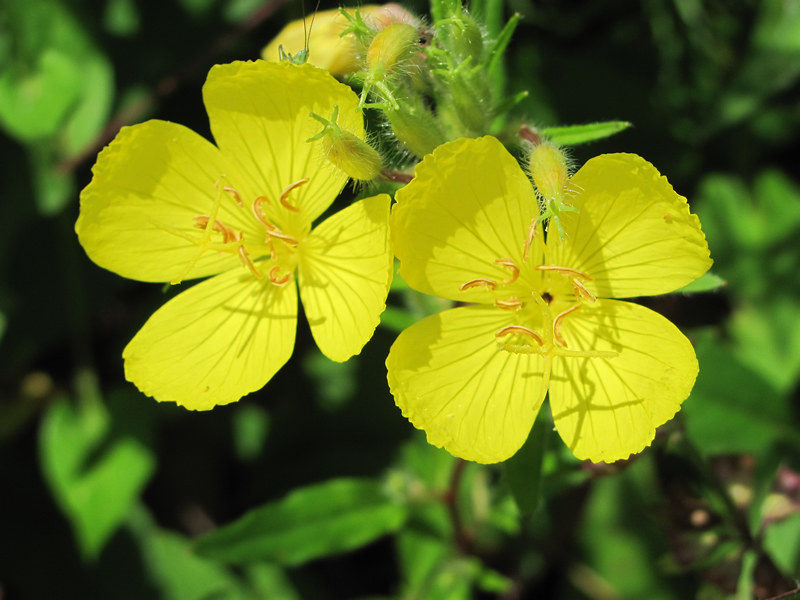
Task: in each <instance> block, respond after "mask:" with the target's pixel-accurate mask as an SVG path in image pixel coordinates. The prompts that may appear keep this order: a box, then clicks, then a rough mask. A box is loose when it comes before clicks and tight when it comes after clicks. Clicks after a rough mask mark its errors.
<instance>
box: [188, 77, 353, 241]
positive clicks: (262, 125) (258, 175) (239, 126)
mask: <svg viewBox="0 0 800 600" xmlns="http://www.w3.org/2000/svg"><path fill="white" fill-rule="evenodd" d="M203 99H204V101H205V104H206V109H207V110H208V116H209V120H210V122H211V131H212V132H213V134H214V139H215V140H216V141H217V145H218V146H219V147H220V149H221V150H222V152H223V153H225V154H226V156H229V157H231V158H232V159H235V161H236V164H237V166H236V169H235V170H232V171H231V176H230V180H231V185H232V186H233V187H235V188H236V189H237V190H238V191H239V192H240V193H241V194H242V195H243V196H245V197H246V198H247V200H248V202H252V200H253V199H255V198H256V197H258V196H266V197H267V198H269V199H270V201H271V203H270V204H269V205H263V208H264V209H265V212H267V214H268V215H269V216H271V218H273V220H274V221H276V222H277V223H276V224H277V225H278V226H279V227H281V228H282V229H283V230H284V231H287V230H288V232H290V233H292V234H294V235H296V234H298V233H299V232H298V231H297V230H296V227H293V226H292V225H291V224H290V223H289V221H292V220H293V219H294V217H293V216H292V215H294V214H295V213H291V212H289V211H280V214H277V215H270V210H271V209H270V207H272V208H275V207H277V206H279V204H278V199H279V197H280V195H281V192H282V191H283V190H284V189H285V188H286V187H287V186H289V185H290V184H292V183H295V182H297V181H300V180H302V179H304V178H309V179H310V181H309V182H308V183H306V184H305V185H302V186H300V187H298V188H297V189H296V190H294V191H293V192H292V193H291V195H290V196H289V201H290V202H291V204H292V205H294V206H295V207H296V208H298V209H299V210H300V214H299V215H295V216H296V218H297V219H298V220H300V221H303V222H305V223H307V224H309V223H310V222H311V221H313V220H314V219H315V218H316V217H318V216H319V215H320V214H322V212H323V211H324V210H325V209H326V208H327V207H328V206H329V205H330V204H331V202H333V200H334V198H336V196H337V194H338V193H339V191H341V189H342V187H343V186H344V184H345V182H346V181H347V176H346V175H345V174H344V173H342V172H341V171H339V170H338V169H336V168H334V167H333V166H332V165H330V164H329V163H328V161H326V160H325V157H324V156H323V154H322V150H321V146H320V144H319V143H315V142H307V141H306V140H308V138H310V137H313V136H314V135H315V134H316V133H318V132H319V130H320V128H321V127H320V124H319V122H318V121H316V120H314V119H313V118H311V117H310V116H309V113H310V112H314V113H316V114H318V115H320V116H322V117H324V118H329V117H330V116H331V114H332V112H333V106H334V104H336V105H338V106H339V119H338V124H339V126H340V127H341V128H342V129H345V130H347V131H350V132H351V133H353V134H355V135H356V136H358V137H360V138H362V139H363V137H364V125H363V120H362V117H361V113H359V112H356V107H357V106H358V98H357V97H356V95H355V93H354V92H353V90H351V89H350V88H349V87H347V86H345V85H344V84H341V83H339V82H338V81H336V80H335V79H334V78H333V77H332V76H331V75H330V74H329V73H327V72H326V71H323V70H321V69H318V68H316V67H314V66H312V65H308V64H306V65H300V66H298V65H294V64H291V63H286V62H283V63H279V64H276V63H268V62H265V61H255V62H234V63H230V64H225V65H215V66H214V67H212V68H211V71H210V72H209V74H208V79H207V80H206V84H205V86H204V87H203ZM293 229H294V231H293Z"/></svg>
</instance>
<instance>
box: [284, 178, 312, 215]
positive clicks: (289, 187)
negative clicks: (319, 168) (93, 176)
mask: <svg viewBox="0 0 800 600" xmlns="http://www.w3.org/2000/svg"><path fill="white" fill-rule="evenodd" d="M308 181H309V179H308V177H304V178H303V179H299V180H298V181H295V182H294V183H290V184H289V185H287V186H286V187H285V188H283V191H282V192H281V204H282V205H283V207H284V208H286V209H288V210H290V211H292V212H300V209H299V208H297V207H296V206H292V205H291V204H289V202H288V201H287V200H286V198H287V197H288V196H289V194H290V193H291V192H292V190H294V189H296V188H299V187H300V186H301V185H304V184H306V183H308Z"/></svg>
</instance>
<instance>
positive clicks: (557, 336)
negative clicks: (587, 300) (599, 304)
mask: <svg viewBox="0 0 800 600" xmlns="http://www.w3.org/2000/svg"><path fill="white" fill-rule="evenodd" d="M580 307H581V305H580V304H576V305H575V306H571V307H569V308H568V309H567V310H565V311H564V312H562V313H559V314H558V316H557V317H556V318H555V319H553V339H554V340H555V341H556V342H558V343H559V344H560V345H561V346H564V348H566V347H567V342H566V341H565V340H564V338H563V337H561V321H563V320H564V317H566V316H567V315H569V314H572V313H574V312H575V311H576V310H578V309H580Z"/></svg>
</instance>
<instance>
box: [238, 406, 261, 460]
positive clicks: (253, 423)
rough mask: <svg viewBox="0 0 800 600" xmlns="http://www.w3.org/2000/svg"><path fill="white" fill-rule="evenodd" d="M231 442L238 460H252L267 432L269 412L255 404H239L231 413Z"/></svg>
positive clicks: (259, 450)
mask: <svg viewBox="0 0 800 600" xmlns="http://www.w3.org/2000/svg"><path fill="white" fill-rule="evenodd" d="M232 426H233V443H234V447H235V448H236V455H237V456H238V457H239V459H240V460H253V459H254V458H256V457H257V456H258V455H259V454H260V453H261V449H262V448H263V447H264V442H265V440H266V438H267V434H268V433H269V414H268V413H267V411H266V410H265V409H264V408H263V407H261V406H259V405H257V404H241V405H240V406H239V407H238V408H237V410H236V412H235V413H234V414H233V423H232Z"/></svg>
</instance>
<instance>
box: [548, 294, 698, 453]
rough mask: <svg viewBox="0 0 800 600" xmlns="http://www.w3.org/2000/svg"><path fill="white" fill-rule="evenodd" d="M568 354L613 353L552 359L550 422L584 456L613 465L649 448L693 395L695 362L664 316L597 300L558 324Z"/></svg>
mask: <svg viewBox="0 0 800 600" xmlns="http://www.w3.org/2000/svg"><path fill="white" fill-rule="evenodd" d="M561 334H562V336H563V337H564V339H565V341H566V342H567V344H568V348H569V349H570V350H594V351H597V350H599V351H610V352H617V353H618V355H617V356H615V357H613V358H574V357H555V358H554V360H553V372H552V377H551V380H550V406H551V409H552V412H553V420H554V421H555V425H556V428H557V429H558V432H559V434H560V435H561V437H562V439H563V440H564V442H565V443H566V444H567V446H569V448H570V449H571V450H572V452H573V453H574V454H575V456H577V457H578V458H581V459H589V460H592V461H595V462H599V461H605V462H611V461H615V460H620V459H623V458H627V457H628V456H630V455H631V454H633V453H635V452H639V451H641V450H642V449H644V448H645V447H646V446H648V445H649V444H650V442H651V441H652V440H653V437H654V436H655V430H656V427H658V426H659V425H662V424H663V423H665V422H666V421H668V420H669V419H671V418H672V416H673V415H674V414H675V413H676V412H677V411H678V409H679V408H680V406H681V403H682V402H683V401H684V400H685V399H686V397H687V396H688V395H689V392H690V391H691V390H692V386H693V385H694V381H695V379H696V377H697V370H698V367H697V358H696V357H695V353H694V349H693V348H692V344H691V343H690V342H689V340H687V339H686V337H685V336H684V335H683V334H682V333H681V332H680V331H679V330H678V329H677V328H676V327H675V326H674V325H673V324H672V323H670V322H669V321H668V320H667V319H665V318H664V317H662V316H661V315H659V314H658V313H655V312H653V311H651V310H649V309H647V308H644V307H643V306H639V305H637V304H632V303H630V302H620V301H617V300H598V301H597V302H596V303H594V304H593V305H586V306H584V307H583V308H582V309H581V310H579V311H578V312H576V313H574V314H572V315H568V316H567V317H566V318H565V319H564V320H563V322H562V326H561Z"/></svg>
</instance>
